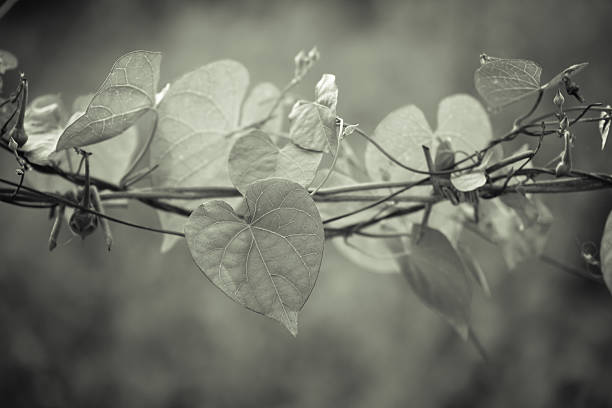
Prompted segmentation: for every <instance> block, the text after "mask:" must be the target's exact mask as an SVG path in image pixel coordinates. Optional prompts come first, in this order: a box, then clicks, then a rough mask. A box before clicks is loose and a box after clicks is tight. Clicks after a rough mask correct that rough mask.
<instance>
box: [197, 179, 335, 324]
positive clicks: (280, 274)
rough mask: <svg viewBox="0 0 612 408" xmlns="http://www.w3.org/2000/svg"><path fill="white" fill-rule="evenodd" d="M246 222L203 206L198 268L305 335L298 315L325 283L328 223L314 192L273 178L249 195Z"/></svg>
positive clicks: (215, 205)
mask: <svg viewBox="0 0 612 408" xmlns="http://www.w3.org/2000/svg"><path fill="white" fill-rule="evenodd" d="M244 207H245V208H246V215H245V217H244V219H243V218H242V217H240V216H239V215H238V214H236V212H235V211H234V210H233V209H232V208H231V207H230V206H229V205H228V204H227V203H226V202H224V201H209V202H206V203H204V204H202V205H200V206H199V207H198V208H197V209H196V210H195V211H194V212H193V213H192V214H191V216H190V217H189V220H188V221H187V224H185V236H186V239H187V245H188V246H189V251H190V252H191V256H192V257H193V259H194V261H195V262H196V264H197V265H198V267H199V268H200V269H201V270H202V272H204V274H205V275H206V276H207V277H208V278H209V279H210V280H211V281H212V283H213V284H215V286H217V287H218V288H219V289H221V290H222V291H223V292H224V293H225V294H226V295H228V296H229V297H230V298H231V299H233V300H234V301H236V302H238V303H240V304H242V305H244V306H245V307H246V308H248V309H250V310H253V311H255V312H257V313H261V314H263V315H265V316H268V317H270V318H272V319H275V320H278V321H279V322H281V323H282V324H283V325H284V326H285V327H286V328H287V329H288V330H289V331H290V332H291V334H293V335H294V336H295V335H297V329H298V328H297V314H298V312H299V311H300V310H301V309H302V307H303V306H304V303H306V300H307V299H308V296H309V295H310V293H311V291H312V289H313V287H314V284H315V282H316V280H317V275H318V273H319V268H320V266H321V260H322V257H323V243H324V232H323V224H322V223H321V218H320V216H319V212H318V211H317V208H316V207H315V204H314V201H313V200H312V198H311V197H310V196H309V195H308V191H306V189H304V188H303V187H302V186H300V185H299V184H296V183H294V182H292V181H289V180H283V179H270V180H263V181H257V182H255V183H253V184H251V185H250V186H249V187H248V188H247V191H246V195H245V205H244Z"/></svg>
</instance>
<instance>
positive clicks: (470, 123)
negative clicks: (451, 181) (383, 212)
mask: <svg viewBox="0 0 612 408" xmlns="http://www.w3.org/2000/svg"><path fill="white" fill-rule="evenodd" d="M491 137H492V130H491V124H490V122H489V117H488V115H487V112H486V111H485V110H484V108H483V107H482V105H481V104H480V102H478V101H477V100H476V99H474V98H473V97H471V96H469V95H464V94H457V95H451V96H449V97H446V98H444V99H443V100H442V101H441V102H440V105H439V106H438V129H437V130H436V131H435V132H433V131H432V130H431V128H430V126H429V124H428V123H427V120H426V119H425V115H424V114H423V112H422V111H421V110H420V109H419V108H418V107H416V106H414V105H409V106H405V107H403V108H400V109H398V110H396V111H394V112H391V113H390V114H389V115H387V117H385V118H384V119H383V120H382V121H381V122H380V123H379V124H378V126H377V127H376V129H375V130H374V135H373V139H374V140H376V141H377V142H378V143H379V144H380V145H381V146H382V147H383V148H384V149H385V150H386V151H387V152H389V153H390V154H392V155H393V156H394V157H395V158H396V159H397V160H399V161H400V162H402V163H404V164H406V165H408V166H410V167H413V168H416V169H420V170H427V163H426V161H425V156H424V154H423V150H422V147H421V146H422V145H426V146H429V147H430V148H434V149H435V148H437V144H439V143H440V141H445V142H450V144H451V147H452V149H453V150H454V151H464V152H467V153H471V152H474V151H476V150H478V149H481V148H483V147H484V146H486V144H487V143H488V142H489V140H491ZM365 163H366V169H367V171H368V174H369V175H370V177H371V178H372V179H373V180H383V181H384V180H394V181H400V180H417V179H420V178H422V177H423V175H421V174H416V173H413V172H410V171H407V170H406V169H403V168H401V167H400V166H398V165H396V164H394V163H393V162H391V161H390V160H389V159H387V158H386V157H384V156H383V155H382V154H381V153H380V152H379V151H378V149H376V147H375V146H374V145H372V144H368V145H367V146H366V152H365Z"/></svg>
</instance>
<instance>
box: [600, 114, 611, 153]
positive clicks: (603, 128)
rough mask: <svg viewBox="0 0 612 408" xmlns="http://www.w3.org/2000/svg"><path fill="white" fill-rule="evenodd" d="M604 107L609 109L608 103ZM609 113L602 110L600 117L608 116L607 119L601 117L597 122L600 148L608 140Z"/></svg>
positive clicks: (604, 145) (602, 147)
mask: <svg viewBox="0 0 612 408" xmlns="http://www.w3.org/2000/svg"><path fill="white" fill-rule="evenodd" d="M606 108H608V109H610V108H611V107H610V105H607V106H606ZM609 116H610V114H609V112H606V111H602V112H601V114H600V116H599V117H600V118H602V119H603V118H605V117H608V119H603V120H600V121H599V122H598V124H599V134H600V135H601V150H603V149H604V147H606V142H607V141H608V133H610V118H609Z"/></svg>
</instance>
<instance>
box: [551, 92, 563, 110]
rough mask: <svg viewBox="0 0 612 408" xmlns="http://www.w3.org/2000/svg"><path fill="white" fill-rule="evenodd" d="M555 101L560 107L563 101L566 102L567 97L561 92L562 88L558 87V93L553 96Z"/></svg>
mask: <svg viewBox="0 0 612 408" xmlns="http://www.w3.org/2000/svg"><path fill="white" fill-rule="evenodd" d="M553 103H554V104H555V105H556V106H557V107H558V108H559V109H561V107H562V106H563V103H565V98H564V97H563V94H562V93H561V90H560V89H557V93H556V94H555V97H554V98H553Z"/></svg>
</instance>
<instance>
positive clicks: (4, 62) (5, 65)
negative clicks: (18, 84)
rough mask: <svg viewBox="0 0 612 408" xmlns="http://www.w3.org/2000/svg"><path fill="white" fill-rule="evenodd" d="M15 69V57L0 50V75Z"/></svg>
mask: <svg viewBox="0 0 612 408" xmlns="http://www.w3.org/2000/svg"><path fill="white" fill-rule="evenodd" d="M15 68H17V57H15V56H14V55H13V54H11V53H10V52H8V51H5V50H0V75H3V74H4V73H6V71H10V70H12V69H15Z"/></svg>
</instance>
